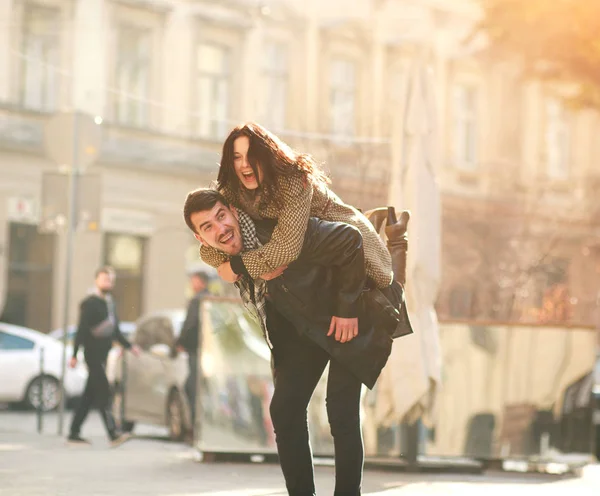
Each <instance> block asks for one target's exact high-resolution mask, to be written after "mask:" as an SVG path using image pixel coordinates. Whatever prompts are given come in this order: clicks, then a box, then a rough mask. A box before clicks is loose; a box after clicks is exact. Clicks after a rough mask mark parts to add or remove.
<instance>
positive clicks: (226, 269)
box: [217, 262, 240, 283]
mask: <svg viewBox="0 0 600 496" xmlns="http://www.w3.org/2000/svg"><path fill="white" fill-rule="evenodd" d="M217 272H218V273H219V276H220V277H221V279H223V280H224V281H225V282H231V283H233V282H236V281H237V280H238V279H239V278H240V276H239V275H238V274H236V273H235V272H233V270H231V263H229V262H225V263H222V264H221V265H219V268H218V269H217Z"/></svg>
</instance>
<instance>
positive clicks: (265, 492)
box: [0, 412, 600, 496]
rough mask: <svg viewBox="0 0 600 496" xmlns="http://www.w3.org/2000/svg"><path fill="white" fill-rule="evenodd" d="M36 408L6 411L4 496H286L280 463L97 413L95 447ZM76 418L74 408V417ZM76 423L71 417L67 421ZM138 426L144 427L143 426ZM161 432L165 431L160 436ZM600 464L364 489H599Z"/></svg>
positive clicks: (324, 470) (0, 459)
mask: <svg viewBox="0 0 600 496" xmlns="http://www.w3.org/2000/svg"><path fill="white" fill-rule="evenodd" d="M31 417H32V416H31V414H28V413H21V412H0V495H2V496H38V495H39V496H42V495H44V496H45V495H57V496H101V495H102V496H104V495H115V496H120V495H138V494H139V495H142V494H143V495H145V496H226V495H231V496H275V495H285V494H286V493H285V489H284V483H283V478H282V476H281V473H280V470H279V467H277V466H275V465H262V464H254V465H250V464H248V465H241V464H208V463H198V462H197V461H196V452H195V450H193V449H192V448H190V447H188V446H184V445H179V444H174V443H170V442H167V441H165V440H163V439H161V438H160V429H157V428H153V427H145V426H140V428H139V431H138V432H140V433H144V435H143V436H142V437H140V438H135V439H133V440H131V441H130V442H128V443H126V444H124V445H123V446H121V447H120V448H118V449H110V448H109V447H108V443H107V440H106V437H105V436H104V433H103V431H102V426H101V424H100V421H99V418H97V417H98V416H97V415H94V414H93V415H91V416H90V418H89V420H88V423H87V424H86V426H85V430H84V434H85V435H86V436H88V437H89V438H90V440H91V441H92V442H93V446H92V447H84V448H70V447H67V446H66V444H65V442H64V439H62V438H59V437H58V436H56V434H55V433H56V430H55V425H52V427H53V429H50V428H49V427H50V425H51V424H50V419H51V418H52V417H50V418H49V419H48V424H47V426H48V429H47V431H46V432H47V433H46V434H44V435H38V434H36V433H35V421H32V418H31ZM67 418H68V419H69V420H70V414H69V416H68V417H67ZM67 425H68V424H67ZM136 430H137V427H136ZM157 434H158V435H159V436H158V437H157ZM599 472H600V470H598V468H597V467H589V468H586V470H585V471H584V473H583V477H582V478H578V479H563V480H560V479H555V478H550V477H545V476H540V475H527V476H523V475H515V474H500V473H488V474H485V475H482V476H476V475H470V476H461V475H429V474H428V475H424V474H405V473H390V472H377V471H371V470H369V471H366V472H365V477H364V487H363V489H364V490H363V495H365V496H369V495H370V496H373V495H382V496H396V495H398V496H422V495H425V496H429V495H444V496H446V495H457V496H458V495H460V496H463V495H466V496H469V495H478V496H479V495H480V494H481V493H482V491H483V490H486V491H487V492H488V493H489V494H492V495H496V494H497V495H500V494H502V495H506V494H511V493H512V494H515V495H517V494H527V496H537V495H540V496H541V495H544V496H546V495H551V496H552V495H554V494H556V495H559V494H561V495H562V494H565V495H569V496H570V495H571V494H576V495H577V496H587V495H589V496H591V495H594V496H597V495H598V494H600V473H599ZM316 481H317V491H318V492H317V494H319V495H331V494H333V469H332V468H331V467H317V468H316Z"/></svg>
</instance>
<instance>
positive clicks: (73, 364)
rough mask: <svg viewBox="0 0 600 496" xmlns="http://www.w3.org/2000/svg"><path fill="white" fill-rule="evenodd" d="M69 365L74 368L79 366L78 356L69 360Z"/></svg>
mask: <svg viewBox="0 0 600 496" xmlns="http://www.w3.org/2000/svg"><path fill="white" fill-rule="evenodd" d="M69 367H71V368H72V369H74V368H75V367H77V357H72V358H71V360H69Z"/></svg>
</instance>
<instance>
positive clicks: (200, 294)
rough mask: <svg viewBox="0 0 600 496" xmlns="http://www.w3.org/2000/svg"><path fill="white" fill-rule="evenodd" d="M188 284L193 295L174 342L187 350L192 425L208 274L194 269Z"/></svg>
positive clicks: (187, 386)
mask: <svg viewBox="0 0 600 496" xmlns="http://www.w3.org/2000/svg"><path fill="white" fill-rule="evenodd" d="M190 285H191V287H192V291H193V292H194V296H193V297H192V298H191V299H190V301H189V303H188V307H187V313H186V316H185V321H184V322H183V326H182V328H181V334H180V335H179V338H178V339H177V341H176V343H175V347H176V349H177V351H179V352H183V351H185V352H187V354H188V365H189V372H188V377H187V379H186V381H185V392H186V394H187V397H188V401H189V402H190V409H191V413H192V426H195V425H196V423H195V420H196V389H197V377H198V347H199V344H200V341H201V339H202V336H201V332H202V328H201V321H200V305H201V303H202V298H204V296H206V295H207V294H208V291H207V287H208V275H207V274H205V273H204V272H202V271H196V272H194V273H192V274H191V275H190Z"/></svg>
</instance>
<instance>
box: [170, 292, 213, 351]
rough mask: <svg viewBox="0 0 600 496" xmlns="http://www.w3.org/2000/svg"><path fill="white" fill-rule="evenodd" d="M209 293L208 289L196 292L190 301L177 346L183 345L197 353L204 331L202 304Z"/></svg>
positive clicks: (187, 349) (186, 349)
mask: <svg viewBox="0 0 600 496" xmlns="http://www.w3.org/2000/svg"><path fill="white" fill-rule="evenodd" d="M206 294H207V292H206V291H200V292H199V293H196V294H195V295H194V297H193V298H191V299H190V301H189V303H188V308H187V313H186V315H185V321H184V322H183V326H182V327H181V334H180V335H179V338H177V342H176V343H175V344H176V346H183V347H184V348H185V351H187V352H188V353H197V351H198V345H199V343H200V339H201V338H200V336H201V333H202V323H201V321H200V304H201V302H202V298H203V297H204V296H205V295H206Z"/></svg>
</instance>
